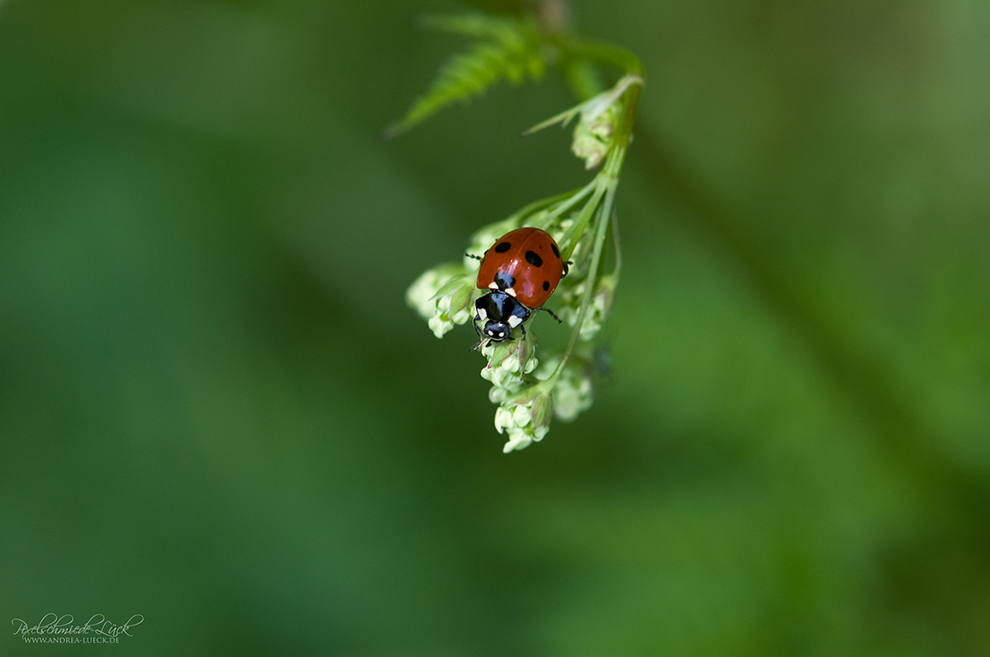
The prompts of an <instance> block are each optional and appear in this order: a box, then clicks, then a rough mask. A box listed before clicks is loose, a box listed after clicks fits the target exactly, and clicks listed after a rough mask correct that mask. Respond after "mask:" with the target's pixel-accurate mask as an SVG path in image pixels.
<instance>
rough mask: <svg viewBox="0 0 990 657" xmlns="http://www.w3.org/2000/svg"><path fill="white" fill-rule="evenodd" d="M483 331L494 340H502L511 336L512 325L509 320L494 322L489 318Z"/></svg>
mask: <svg viewBox="0 0 990 657" xmlns="http://www.w3.org/2000/svg"><path fill="white" fill-rule="evenodd" d="M482 332H483V333H484V334H485V337H486V338H488V339H489V340H491V341H492V342H502V341H503V340H508V339H509V336H510V335H511V334H512V327H511V326H509V323H508V322H493V321H491V320H488V321H487V322H485V328H484V331H482Z"/></svg>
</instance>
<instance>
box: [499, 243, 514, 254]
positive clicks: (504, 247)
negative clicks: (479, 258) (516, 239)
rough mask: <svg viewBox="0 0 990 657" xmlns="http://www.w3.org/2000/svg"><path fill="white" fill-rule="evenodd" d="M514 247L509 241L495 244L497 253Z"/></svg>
mask: <svg viewBox="0 0 990 657" xmlns="http://www.w3.org/2000/svg"><path fill="white" fill-rule="evenodd" d="M511 248H512V245H511V244H510V243H508V242H501V243H499V244H496V245H495V253H505V252H506V251H508V250H509V249H511Z"/></svg>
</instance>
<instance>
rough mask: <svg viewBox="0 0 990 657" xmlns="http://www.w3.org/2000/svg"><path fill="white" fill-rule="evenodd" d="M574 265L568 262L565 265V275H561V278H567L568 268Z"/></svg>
mask: <svg viewBox="0 0 990 657" xmlns="http://www.w3.org/2000/svg"><path fill="white" fill-rule="evenodd" d="M573 264H574V262H572V261H571V260H568V261H567V262H565V263H564V273H563V274H561V275H560V277H561V278H563V277H565V276H567V272H568V269H567V268H568V266H570V265H573Z"/></svg>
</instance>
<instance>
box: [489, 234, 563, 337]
mask: <svg viewBox="0 0 990 657" xmlns="http://www.w3.org/2000/svg"><path fill="white" fill-rule="evenodd" d="M472 257H475V258H477V257H478V256H472ZM478 259H479V260H481V267H480V268H479V269H478V287H479V288H481V289H482V290H491V292H489V293H488V294H486V295H484V296H483V297H481V298H480V299H478V300H477V301H476V302H475V304H474V306H475V309H476V310H477V315H476V316H475V318H474V320H475V324H474V329H475V330H476V331H477V332H478V335H479V336H480V337H481V342H479V343H478V344H477V345H475V347H478V346H480V345H481V343H482V342H484V341H485V339H486V338H487V339H488V340H490V341H491V342H502V341H503V340H509V339H511V338H510V335H511V333H512V329H514V328H515V327H517V326H522V323H523V322H525V321H526V320H527V319H529V316H530V314H531V313H532V312H533V311H534V310H543V311H546V312H548V313H550V315H551V316H553V318H554V319H556V320H557V321H558V322H559V321H560V318H558V317H557V316H556V315H554V314H553V311H551V310H548V309H546V308H541V307H540V306H542V305H543V304H544V303H546V300H547V299H549V298H550V295H551V294H553V291H554V290H555V289H557V284H558V283H560V279H561V278H563V277H564V276H565V275H566V274H567V264H566V263H564V261H563V260H562V259H561V257H560V249H558V248H557V243H556V242H555V241H554V239H553V238H552V237H551V236H550V233H548V232H546V231H545V230H540V229H539V228H517V229H516V230H513V231H509V232H508V233H506V234H505V235H503V236H502V237H500V238H498V239H497V240H495V244H494V245H493V246H492V248H490V249H488V250H487V251H485V255H484V257H483V258H478ZM481 319H484V320H485V328H484V331H482V329H481V328H479V327H478V324H477V322H478V321H480V320H481ZM522 334H523V338H524V339H525V338H526V327H525V326H523V327H522Z"/></svg>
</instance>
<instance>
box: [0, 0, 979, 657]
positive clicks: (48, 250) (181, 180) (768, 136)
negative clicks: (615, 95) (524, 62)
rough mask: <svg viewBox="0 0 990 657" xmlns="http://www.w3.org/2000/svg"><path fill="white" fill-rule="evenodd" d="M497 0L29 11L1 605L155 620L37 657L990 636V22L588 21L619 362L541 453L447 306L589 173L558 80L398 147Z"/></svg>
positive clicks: (913, 641) (1, 450) (719, 648)
mask: <svg viewBox="0 0 990 657" xmlns="http://www.w3.org/2000/svg"><path fill="white" fill-rule="evenodd" d="M462 8H463V6H462V5H458V4H455V3H452V2H442V1H439V0H422V1H420V2H408V3H398V2H381V1H378V0H373V1H371V2H354V3H344V2H317V1H316V0H281V1H276V0H250V1H249V0H245V1H242V2H234V1H232V0H230V1H223V0H215V1H213V2H203V1H199V0H185V1H178V0H176V1H167V0H154V1H147V2H144V1H142V2H135V1H124V0H100V1H91V2H86V1H82V0H67V1H55V0H36V1H31V2H29V1H28V0H5V1H2V0H0V622H3V623H6V622H7V621H8V620H9V619H13V618H22V619H25V620H27V621H29V622H30V623H31V624H34V623H37V622H38V621H40V620H41V617H42V616H43V615H44V614H46V613H48V612H54V613H58V614H73V615H74V616H75V618H76V620H77V621H78V622H82V621H83V620H85V619H88V618H89V617H90V616H92V615H94V614H104V615H105V616H107V617H108V618H109V619H111V620H114V621H116V622H123V621H124V620H126V619H127V618H128V617H130V616H132V615H133V614H142V615H143V616H144V617H145V622H144V623H143V624H142V625H140V626H138V627H136V628H134V630H133V631H132V633H133V635H134V636H133V637H124V638H123V640H122V645H120V646H109V647H96V646H87V647H84V648H80V649H73V648H72V647H69V646H62V647H57V646H38V645H25V644H24V643H23V641H22V640H21V638H20V637H19V636H14V635H13V629H14V628H13V627H11V629H10V632H8V633H7V635H6V636H4V637H2V638H0V655H63V654H77V653H83V652H84V653H86V654H96V653H97V652H99V653H100V654H103V653H104V652H106V653H107V654H109V653H114V652H115V651H116V652H115V654H129V655H179V654H181V655H248V656H252V655H258V656H261V655H332V656H343V657H347V656H355V657H357V656H407V655H408V656H420V655H422V656H424V657H425V656H429V657H446V656H461V655H484V656H492V657H496V656H503V655H522V656H526V655H533V656H543V655H548V656H560V657H565V656H566V657H570V656H588V657H602V656H610V655H618V656H625V655H644V656H651V655H754V656H755V655H823V656H824V655H843V656H850V655H890V656H895V655H896V656H909V657H910V656H924V655H953V656H959V655H986V654H988V653H990V478H988V477H990V337H988V336H990V257H988V253H990V224H988V217H990V4H988V3H987V2H986V0H946V1H943V2H939V1H937V0H838V1H837V2H831V3H821V2H819V3H788V2H772V1H760V0H752V1H749V2H747V1H737V2H733V1H732V0H705V1H702V2H694V1H689V0H664V1H662V2H654V1H652V0H621V1H617V2H614V3H603V2H592V1H591V0H574V2H573V18H574V23H575V26H576V27H577V29H579V30H582V31H584V32H586V33H589V34H591V35H593V36H595V37H599V38H602V39H607V40H610V41H614V42H617V43H620V44H622V45H625V46H627V47H629V48H631V49H632V50H633V51H634V52H636V53H637V54H638V55H639V56H640V57H641V59H642V60H643V62H644V64H645V66H646V69H647V71H648V74H649V82H648V86H647V88H646V90H645V91H644V94H643V96H642V106H641V108H642V109H641V112H640V120H639V123H638V126H637V128H638V130H637V134H636V141H635V142H634V144H633V146H632V149H631V152H630V159H629V161H628V166H627V169H626V174H625V179H624V180H623V182H622V185H621V187H620V193H619V203H620V212H621V223H622V235H623V240H624V270H623V281H622V284H621V285H620V288H619V296H618V302H617V307H616V309H615V312H614V314H613V316H612V320H611V322H610V326H609V328H608V330H607V331H606V333H607V337H608V340H609V344H610V345H611V370H610V372H609V373H608V374H607V375H606V376H604V377H603V379H602V381H601V382H600V384H599V386H598V388H597V399H596V403H595V405H594V407H593V408H592V409H591V410H590V411H589V412H588V413H586V414H585V415H584V416H582V417H581V418H580V419H579V420H578V421H577V422H575V423H573V424H562V423H555V425H554V426H553V427H552V430H551V432H550V434H549V435H548V437H547V438H546V439H545V440H544V441H543V442H542V443H541V444H538V445H534V446H532V447H530V448H529V449H527V450H526V451H524V452H521V453H516V454H511V455H507V456H506V455H502V453H501V447H502V444H503V442H504V439H503V437H501V436H499V435H498V434H497V433H496V432H495V430H494V428H493V424H492V422H493V414H494V407H493V406H492V405H491V404H489V402H488V401H487V397H486V393H487V384H486V382H484V381H483V380H482V379H481V378H480V377H479V376H478V371H479V370H480V369H481V367H482V364H483V360H482V359H481V358H480V356H478V354H476V353H472V352H470V351H469V350H468V347H469V346H470V345H471V343H472V342H473V341H474V335H473V333H472V332H471V330H470V329H469V328H461V329H459V330H458V331H455V332H453V333H451V334H449V335H448V336H447V337H446V338H445V339H444V340H442V341H439V340H436V339H435V338H434V337H433V336H432V335H431V334H430V332H429V330H428V329H427V327H426V324H425V323H424V322H422V321H420V320H419V319H418V318H416V317H415V315H414V314H413V312H412V311H411V310H409V309H408V308H407V307H406V306H405V304H404V302H403V293H404V290H405V288H406V286H407V285H408V284H409V283H410V282H411V281H412V280H413V279H414V278H415V277H416V276H417V275H418V274H419V273H420V272H421V271H422V270H424V269H425V268H427V267H430V266H433V265H434V264H436V263H438V262H440V261H444V260H451V259H456V258H457V257H458V256H459V254H460V252H461V250H462V249H463V248H464V246H465V242H466V238H467V236H468V235H469V234H470V233H471V232H472V231H473V230H474V229H475V228H477V227H478V226H480V225H481V224H484V223H489V222H491V221H495V220H498V219H500V218H502V217H504V216H506V215H508V214H509V213H511V212H512V211H513V210H515V209H517V208H518V207H520V206H522V205H524V204H526V203H528V202H530V201H532V200H535V199H537V198H541V197H544V196H548V195H551V194H555V193H558V192H560V191H563V190H566V189H570V188H572V187H574V186H577V185H578V184H581V183H582V182H584V181H585V180H587V179H588V177H587V174H586V173H585V172H584V171H583V170H582V168H581V163H580V162H578V161H577V160H576V159H574V158H573V157H571V156H569V155H568V153H567V147H568V141H567V139H568V135H567V134H566V133H565V132H562V131H556V130H551V131H546V132H544V133H540V134H538V135H535V136H533V137H530V138H527V139H519V138H518V134H519V132H520V131H521V130H523V129H525V128H527V127H529V126H531V125H533V124H534V123H536V122H538V121H540V120H542V119H544V118H546V117H548V116H551V115H552V114H555V113H557V112H558V111H560V110H562V109H564V108H566V107H568V106H569V105H571V104H572V100H571V98H570V97H569V95H568V92H567V89H566V88H565V85H564V84H563V83H561V81H560V80H559V79H556V78H553V77H551V78H550V79H548V81H547V82H546V83H545V84H542V85H534V84H527V85H524V86H520V87H509V86H504V85H503V86H500V87H499V88H498V89H496V90H493V91H492V92H490V93H489V94H487V96H486V97H485V98H483V99H480V100H479V101H477V102H475V103H473V104H471V105H469V106H466V107H454V108H451V109H448V110H446V111H445V112H443V113H442V114H441V115H439V116H437V117H435V118H434V119H433V120H431V121H430V122H428V123H427V124H425V125H423V126H422V127H420V128H417V129H415V130H413V131H412V132H410V133H408V134H407V135H403V136H402V137H400V138H398V139H396V140H393V141H391V142H387V143H382V142H381V141H380V140H379V139H378V135H379V133H380V131H381V130H382V128H383V127H384V126H385V125H387V124H388V123H389V122H390V121H391V120H393V119H395V118H397V117H398V116H400V115H401V114H402V113H403V112H404V111H405V110H406V109H407V108H408V106H409V105H410V103H411V102H412V100H413V98H414V97H415V96H416V95H417V94H418V93H420V92H421V91H423V89H424V88H425V87H426V85H427V83H428V82H429V81H430V79H432V76H433V74H434V71H435V70H436V68H437V67H438V66H439V65H440V63H441V62H443V61H444V58H445V57H446V56H447V54H448V53H450V52H452V51H456V50H458V49H460V48H462V46H463V44H462V41H461V40H459V39H457V38H453V37H450V36H447V35H442V34H430V33H424V32H422V31H421V30H418V29H417V28H416V27H415V22H414V18H415V17H416V16H417V15H420V14H423V13H427V12H436V11H450V10H461V9H462ZM551 305H552V304H551ZM540 326H541V328H540V331H541V335H543V336H545V337H546V338H547V339H553V335H554V332H555V331H557V330H558V329H557V328H556V327H555V326H554V325H553V324H552V322H546V321H545V320H544V322H542V323H541V325H540Z"/></svg>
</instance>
